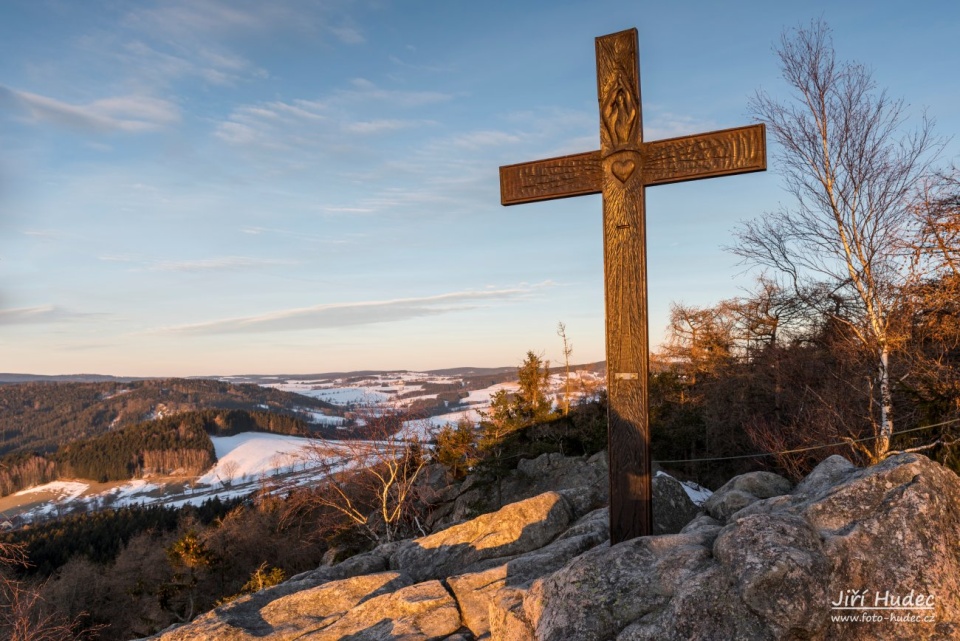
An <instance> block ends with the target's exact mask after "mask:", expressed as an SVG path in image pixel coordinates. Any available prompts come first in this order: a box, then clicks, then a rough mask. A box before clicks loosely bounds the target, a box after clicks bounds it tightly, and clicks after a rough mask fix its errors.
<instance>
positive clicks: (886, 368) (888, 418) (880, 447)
mask: <svg viewBox="0 0 960 641" xmlns="http://www.w3.org/2000/svg"><path fill="white" fill-rule="evenodd" d="M877 378H878V379H879V383H880V438H878V439H877V446H876V450H875V456H876V458H877V460H878V461H879V460H881V459H883V457H884V456H886V455H887V452H889V451H890V439H891V438H892V437H893V394H892V392H891V390H890V348H889V347H888V346H887V345H884V346H883V347H881V348H880V367H879V369H878V372H877Z"/></svg>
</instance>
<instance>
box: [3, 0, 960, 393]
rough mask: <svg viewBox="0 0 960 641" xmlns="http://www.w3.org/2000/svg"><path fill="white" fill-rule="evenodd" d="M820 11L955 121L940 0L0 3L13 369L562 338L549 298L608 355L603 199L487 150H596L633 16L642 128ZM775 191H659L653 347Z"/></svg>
mask: <svg viewBox="0 0 960 641" xmlns="http://www.w3.org/2000/svg"><path fill="white" fill-rule="evenodd" d="M820 16H822V17H824V18H825V19H826V20H827V21H828V22H829V23H830V25H831V26H832V27H833V29H834V38H835V45H836V49H837V52H838V55H839V56H840V57H841V58H844V59H855V60H858V61H861V62H864V63H867V64H868V65H869V66H870V67H871V68H872V69H873V71H874V73H875V77H876V79H877V81H878V83H879V84H880V85H881V86H884V87H886V88H888V89H889V91H890V92H891V94H893V95H894V96H904V97H906V98H907V102H908V104H909V113H910V114H911V115H913V116H917V115H919V114H920V113H921V110H922V109H923V108H927V109H928V113H929V114H930V115H931V116H933V117H935V118H936V120H937V123H938V131H939V133H941V134H943V135H947V136H950V135H955V134H956V133H957V132H960V106H958V105H960V87H958V84H960V83H958V82H957V80H956V77H957V76H956V70H957V69H958V68H960V45H958V44H957V42H958V34H960V5H957V4H956V3H954V2H914V3H911V4H910V5H909V6H906V5H904V4H902V3H891V2H878V1H872V2H843V3H839V2H804V3H782V2H769V1H766V2H726V3H719V2H705V1H704V2H696V1H691V2H683V3H680V2H671V3H667V2H645V1H642V2H623V1H619V2H612V1H605V0H600V1H593V2H563V1H552V2H518V1H516V0H514V1H513V2H502V1H499V0H492V1H487V2H456V1H444V2H441V1H435V2H417V1H410V2H387V1H363V0H358V1H355V2H354V1H350V0H320V1H316V2H310V1H307V0H301V1H297V2H294V1H289V2H269V3H267V2H259V1H246V2H244V1H237V2H228V1H223V2H214V1H201V0H182V1H178V0H169V1H164V2H116V1H112V0H111V1H102V2H101V1H97V0H90V1H86V2H72V1H68V0H53V1H47V0H23V1H20V0H4V2H2V3H0V371H7V372H30V373H39V374H61V373H77V372H96V373H104V374H118V375H132V376H154V375H213V374H238V373H264V374H269V373H306V372H320V371H332V370H344V369H362V368H373V369H389V368H410V369H427V368H439V367H452V366H461V365H474V366H496V365H510V364H516V363H518V362H519V361H520V360H521V359H522V357H523V354H524V353H525V352H526V350H528V349H532V350H534V351H537V352H541V353H543V355H544V356H545V357H546V358H550V359H553V360H555V361H556V360H558V359H559V357H560V354H561V347H562V346H561V344H560V340H559V338H558V337H557V336H556V326H557V322H558V321H562V322H564V323H566V325H567V333H568V336H569V338H570V339H571V340H572V342H573V347H574V353H573V358H574V360H575V361H578V362H587V361H594V360H601V359H602V358H603V280H602V279H603V276H602V273H603V260H602V238H601V228H600V215H601V203H600V199H599V196H590V197H581V198H574V199H567V200H561V201H554V202H550V203H539V204H531V205H523V206H518V207H511V208H503V207H501V206H500V204H499V186H498V175H497V167H498V166H499V165H503V164H512V163H517V162H522V161H527V160H534V159H539V158H545V157H550V156H555V155H561V154H566V153H575V152H583V151H591V150H593V149H596V148H598V147H599V142H598V115H597V107H596V105H597V103H596V80H595V60H594V38H595V37H596V36H600V35H604V34H607V33H611V32H614V31H620V30H622V29H627V28H630V27H634V26H635V27H637V28H638V30H639V34H640V60H641V84H642V94H643V96H642V97H643V116H644V131H645V138H646V139H647V140H655V139H658V138H665V137H671V136H676V135H683V134H689V133H697V132H703V131H709V130H713V129H721V128H727V127H734V126H740V125H743V124H748V123H749V122H750V117H749V114H748V113H747V102H748V100H749V98H750V96H751V95H752V94H753V93H754V91H755V90H756V89H758V88H760V87H762V88H764V89H766V90H768V91H769V92H771V93H774V94H777V93H782V92H783V87H782V85H781V84H780V82H779V80H778V76H777V67H776V61H775V59H774V56H773V54H772V49H771V47H772V45H773V43H774V41H775V40H776V39H777V38H778V37H779V34H780V32H781V31H782V30H783V29H784V28H789V27H793V26H796V25H798V24H801V23H807V22H808V21H809V20H810V19H811V18H816V17H820ZM771 151H772V150H771ZM958 155H960V146H958V143H957V140H952V141H951V142H950V143H949V145H948V146H947V148H946V150H945V153H944V159H945V160H946V161H948V162H949V161H951V160H955V159H956V158H957V157H958ZM784 197H785V196H784V194H783V192H782V191H781V189H780V183H779V177H778V175H777V173H776V166H775V165H772V166H771V171H768V172H767V173H765V174H750V175H745V176H737V177H728V178H723V179H713V180H706V181H699V182H694V183H684V184H679V185H670V186H663V187H656V188H651V189H649V190H648V191H647V216H648V239H649V240H648V242H649V244H650V246H649V257H648V265H649V278H650V322H651V333H652V335H653V340H654V341H655V342H656V341H659V340H660V338H661V337H662V332H663V329H664V327H665V325H666V322H667V314H668V310H669V305H670V303H671V301H683V302H686V303H689V304H696V305H708V304H711V303H714V302H716V301H718V300H720V299H722V298H726V297H730V296H734V295H737V294H738V292H739V288H741V287H747V286H749V285H750V283H751V277H750V275H749V274H744V273H743V272H742V267H740V266H738V265H737V259H736V257H735V256H733V255H732V254H730V253H728V252H725V251H724V250H723V249H722V248H721V247H722V246H723V245H724V244H726V243H729V242H730V241H731V239H732V230H733V229H734V227H735V226H736V224H737V221H739V220H744V219H749V218H753V217H756V216H760V215H762V214H763V212H764V211H769V210H773V209H776V208H777V206H778V203H779V202H780V200H781V199H782V198H784Z"/></svg>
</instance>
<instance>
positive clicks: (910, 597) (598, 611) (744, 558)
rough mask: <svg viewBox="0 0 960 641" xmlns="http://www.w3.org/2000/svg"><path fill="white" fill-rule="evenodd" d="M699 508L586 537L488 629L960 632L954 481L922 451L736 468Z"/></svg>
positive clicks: (859, 634) (503, 608) (641, 638)
mask: <svg viewBox="0 0 960 641" xmlns="http://www.w3.org/2000/svg"><path fill="white" fill-rule="evenodd" d="M781 492H783V493H781ZM705 508H706V511H707V514H704V515H702V516H700V517H698V518H697V519H695V520H694V521H693V522H691V523H690V524H688V525H687V526H686V527H684V529H683V530H682V531H681V532H680V533H679V534H675V535H667V536H655V537H644V538H640V539H634V540H632V541H627V542H624V543H621V544H619V545H616V546H613V547H609V546H606V545H604V546H598V547H597V548H595V549H593V550H590V551H588V552H586V553H585V554H583V555H581V556H579V557H578V558H576V559H574V560H573V561H572V562H571V563H569V564H568V565H566V566H565V567H564V568H562V569H560V570H558V571H556V572H554V573H552V574H550V575H549V576H546V577H543V578H541V579H539V580H537V581H536V582H534V584H533V585H532V586H531V588H530V589H529V590H527V591H525V592H524V593H522V594H517V593H513V594H510V595H505V598H503V599H502V600H501V601H499V602H498V603H497V604H495V606H494V607H495V608H498V609H499V611H498V612H491V615H490V616H491V621H492V622H493V623H492V626H491V632H492V637H493V638H494V639H537V640H538V641H550V640H561V639H562V640H564V641H573V640H584V641H585V640H587V639H616V640H617V641H646V640H654V639H656V640H677V641H681V640H683V641H689V640H696V639H700V640H704V641H707V640H712V639H742V640H745V641H750V640H757V641H760V640H768V639H791V640H792V639H838V640H848V639H849V640H853V639H871V640H872V639H916V640H920V639H956V638H960V598H958V595H960V545H958V541H960V478H958V477H957V475H955V474H954V473H953V472H950V471H948V470H946V469H944V468H943V467H941V466H940V465H938V464H936V463H934V462H932V461H930V460H929V459H927V458H925V457H923V456H918V455H913V454H904V455H898V456H894V457H891V458H889V459H887V460H886V461H884V462H883V463H881V464H879V465H876V466H874V467H870V468H866V469H858V468H855V467H854V466H853V465H851V464H850V463H849V462H847V461H846V460H845V459H842V458H840V457H831V458H829V459H827V460H826V461H824V462H823V463H821V465H820V466H818V467H817V468H816V469H815V470H814V471H813V472H812V473H811V474H810V476H808V477H807V478H806V479H805V480H803V481H802V482H801V483H800V484H799V485H798V486H797V487H795V488H792V489H791V488H790V484H789V483H788V482H786V480H785V479H781V478H779V477H776V476H775V475H769V474H766V473H764V474H748V475H745V476H742V477H738V478H736V479H734V480H733V481H731V482H730V483H728V484H727V485H725V486H724V487H723V488H721V489H720V490H719V491H718V492H717V493H716V494H714V496H713V497H711V499H710V500H709V501H707V503H706V504H705ZM918 602H922V604H923V605H922V608H924V609H921V607H917V606H916V604H917V603H918ZM587 603H589V607H581V604H587ZM904 604H906V606H907V607H906V609H891V610H876V609H866V608H877V607H894V606H897V607H903V606H904ZM839 608H850V609H839ZM926 608H929V609H926Z"/></svg>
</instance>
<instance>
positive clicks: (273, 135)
mask: <svg viewBox="0 0 960 641" xmlns="http://www.w3.org/2000/svg"><path fill="white" fill-rule="evenodd" d="M452 98H453V95H452V94H446V93H441V92H434V91H401V90H393V89H384V88H381V87H378V86H376V85H374V84H373V83H371V82H369V81H366V80H353V81H352V82H351V86H350V88H348V89H340V90H337V91H334V92H332V93H331V94H330V95H328V96H324V97H322V98H320V99H316V100H304V99H296V100H290V101H279V100H274V101H270V102H264V103H257V104H251V105H243V106H240V107H237V108H236V109H234V110H233V111H232V112H231V113H230V115H229V116H227V118H226V119H225V120H224V121H222V122H221V123H220V124H219V125H218V126H217V127H216V129H215V130H214V136H216V137H217V138H219V139H220V140H222V141H223V142H226V143H228V144H231V145H235V146H240V147H252V148H257V149H263V150H273V151H282V152H287V151H290V150H294V149H298V150H301V151H304V152H308V153H318V152H322V150H325V149H327V150H329V149H340V148H342V146H344V145H346V146H350V147H355V145H356V141H355V140H351V139H350V137H351V136H358V135H362V136H366V135H376V134H384V133H389V132H393V131H401V130H405V129H412V128H417V127H433V126H436V125H437V123H436V122H434V121H432V120H429V119H422V118H399V117H394V118H370V119H367V120H362V119H358V118H357V117H356V112H357V110H358V108H359V107H360V106H361V105H362V106H363V107H364V108H366V107H368V106H370V105H372V104H374V103H381V102H385V103H388V104H389V105H390V108H391V110H395V109H402V108H408V109H413V108H417V107H421V106H424V105H428V104H432V103H435V102H442V101H445V100H451V99H452Z"/></svg>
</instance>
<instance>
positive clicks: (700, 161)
mask: <svg viewBox="0 0 960 641" xmlns="http://www.w3.org/2000/svg"><path fill="white" fill-rule="evenodd" d="M596 46H597V99H598V102H599V106H600V149H599V151H591V152H587V153H583V154H575V155H572V156H564V157H562V158H550V159H547V160H538V161H534V162H528V163H521V164H517V165H509V166H506V167H501V168H500V201H501V203H502V204H504V205H517V204H520V203H529V202H536V201H541V200H553V199H556V198H568V197H571V196H582V195H585V194H603V265H604V294H605V301H606V349H607V394H608V400H609V406H608V410H607V418H608V428H607V430H608V432H607V433H608V441H607V452H608V456H609V462H610V539H611V542H612V543H618V542H620V541H625V540H627V539H631V538H634V537H636V536H646V535H649V534H651V533H652V530H653V509H652V507H653V506H652V501H651V492H652V485H651V481H652V480H651V477H650V428H649V423H648V417H647V383H648V372H649V361H650V354H649V349H650V348H649V330H648V324H647V259H646V218H645V211H644V210H645V205H644V192H645V189H646V188H647V187H649V186H652V185H663V184H667V183H673V182H681V181H685V180H698V179H700V178H713V177H715V176H726V175H731V174H742V173H749V172H754V171H764V170H766V168H767V157H766V137H765V130H764V126H763V125H762V124H761V125H752V126H748V127H739V128H736V129H725V130H722V131H714V132H710V133H705V134H696V135H692V136H683V137H681V138H671V139H668V140H659V141H656V142H644V141H643V123H642V117H641V116H642V114H641V108H640V64H639V57H638V53H637V50H638V47H637V30H636V29H630V30H627V31H621V32H619V33H614V34H611V35H608V36H601V37H599V38H597V39H596Z"/></svg>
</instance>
